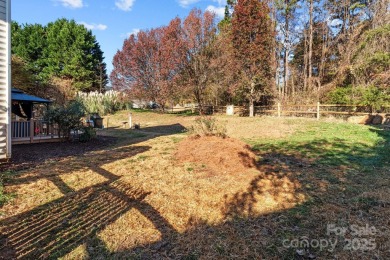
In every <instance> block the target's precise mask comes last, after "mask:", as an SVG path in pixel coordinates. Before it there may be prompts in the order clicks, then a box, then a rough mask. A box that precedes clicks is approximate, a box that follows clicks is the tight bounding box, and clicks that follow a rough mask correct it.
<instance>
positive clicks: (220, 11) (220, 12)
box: [206, 5, 225, 18]
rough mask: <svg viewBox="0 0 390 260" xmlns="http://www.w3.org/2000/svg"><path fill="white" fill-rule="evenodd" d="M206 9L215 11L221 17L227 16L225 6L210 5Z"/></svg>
mask: <svg viewBox="0 0 390 260" xmlns="http://www.w3.org/2000/svg"><path fill="white" fill-rule="evenodd" d="M206 10H207V11H210V12H212V13H215V15H216V16H217V17H219V18H223V17H224V16H225V7H216V6H213V5H209V6H207V8H206Z"/></svg>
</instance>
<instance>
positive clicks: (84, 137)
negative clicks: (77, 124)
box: [79, 126, 96, 142]
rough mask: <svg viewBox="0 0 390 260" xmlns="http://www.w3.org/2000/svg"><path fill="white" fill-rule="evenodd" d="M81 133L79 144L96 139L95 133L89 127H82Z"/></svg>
mask: <svg viewBox="0 0 390 260" xmlns="http://www.w3.org/2000/svg"><path fill="white" fill-rule="evenodd" d="M82 131H83V133H82V134H81V135H80V138H79V141H80V142H88V141H90V140H91V139H94V138H95V137H96V131H95V129H93V127H91V126H87V127H84V128H83V129H82Z"/></svg>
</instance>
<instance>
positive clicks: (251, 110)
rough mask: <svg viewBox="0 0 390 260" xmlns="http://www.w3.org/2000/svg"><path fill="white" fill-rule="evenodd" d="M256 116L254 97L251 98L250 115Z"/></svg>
mask: <svg viewBox="0 0 390 260" xmlns="http://www.w3.org/2000/svg"><path fill="white" fill-rule="evenodd" d="M254 116H255V106H254V102H253V99H252V98H251V99H250V100H249V117H254Z"/></svg>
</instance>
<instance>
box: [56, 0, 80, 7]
mask: <svg viewBox="0 0 390 260" xmlns="http://www.w3.org/2000/svg"><path fill="white" fill-rule="evenodd" d="M57 1H58V2H60V3H61V4H62V5H63V6H65V7H69V8H81V7H83V6H84V4H83V0H57Z"/></svg>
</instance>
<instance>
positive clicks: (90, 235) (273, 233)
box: [0, 130, 390, 259]
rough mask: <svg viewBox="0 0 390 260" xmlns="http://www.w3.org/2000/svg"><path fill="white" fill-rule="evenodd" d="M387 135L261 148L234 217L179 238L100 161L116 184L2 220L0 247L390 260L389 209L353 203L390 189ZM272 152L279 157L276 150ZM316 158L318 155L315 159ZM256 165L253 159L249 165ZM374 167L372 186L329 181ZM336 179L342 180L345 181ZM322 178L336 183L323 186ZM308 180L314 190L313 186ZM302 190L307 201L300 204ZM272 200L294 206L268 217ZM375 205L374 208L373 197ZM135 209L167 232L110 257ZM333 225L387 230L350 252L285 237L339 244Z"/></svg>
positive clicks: (46, 252)
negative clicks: (330, 230) (370, 245)
mask: <svg viewBox="0 0 390 260" xmlns="http://www.w3.org/2000/svg"><path fill="white" fill-rule="evenodd" d="M373 131H376V130H373ZM378 131H382V130H378ZM378 135H380V136H383V139H382V140H383V142H380V143H378V144H377V146H375V147H372V146H369V145H364V144H361V143H358V144H354V143H352V142H348V141H347V140H339V141H338V142H337V143H336V144H335V143H334V142H332V141H328V140H313V141H307V142H301V143H294V144H289V143H283V142H281V143H279V144H278V145H274V146H269V145H268V146H261V147H260V146H259V147H257V149H259V150H260V149H261V150H262V151H264V153H261V152H260V154H261V156H262V157H263V158H262V160H260V162H259V163H258V164H257V168H258V170H259V171H260V173H259V174H256V175H255V176H254V177H253V178H252V181H251V182H250V184H249V186H248V187H247V189H246V190H243V191H240V192H237V193H235V194H234V195H233V196H226V197H225V202H224V207H223V208H222V209H221V210H222V212H223V215H224V216H225V221H223V222H222V223H219V224H215V225H213V224H210V223H208V222H207V220H203V219H197V218H196V216H194V218H193V219H191V220H190V221H189V222H188V224H187V229H186V231H185V232H184V233H179V232H177V231H176V230H175V229H174V227H173V225H172V224H170V223H169V222H168V221H167V220H166V219H165V218H164V217H163V216H162V215H161V214H160V213H159V212H158V211H157V210H156V209H154V208H153V207H152V206H151V205H150V204H148V203H146V202H145V200H144V199H145V198H146V197H147V196H148V195H150V193H149V192H147V191H143V190H142V189H135V188H133V187H131V186H129V185H128V184H125V183H122V182H121V181H120V180H119V177H118V176H115V175H114V174H112V173H110V172H108V171H106V170H104V169H102V168H101V167H99V165H97V166H96V167H95V168H94V171H96V172H97V173H99V174H101V175H102V176H104V177H105V178H107V179H108V181H106V182H104V183H101V184H98V185H95V186H92V187H88V188H85V189H82V190H79V191H76V192H71V193H69V194H68V195H65V196H64V197H63V198H60V199H58V200H56V201H53V202H50V203H48V204H46V205H43V206H40V207H37V208H36V209H34V210H31V211H29V212H26V213H22V214H21V215H19V216H15V217H12V218H9V219H6V220H3V221H1V222H0V226H2V227H3V230H2V238H1V242H2V243H1V244H3V245H4V246H3V247H2V248H0V251H1V253H0V258H1V257H3V258H8V257H11V258H14V257H15V258H16V257H19V258H57V257H62V256H64V255H66V254H67V253H69V252H71V251H72V250H73V249H75V248H76V247H77V246H79V245H81V244H84V243H86V244H87V246H86V251H87V257H89V258H91V259H94V258H111V259H126V258H132V257H133V258H140V259H151V258H176V259H197V258H202V257H203V258H214V259H215V258H222V259H228V258H229V259H230V258H246V259H248V258H249V259H250V258H252V259H260V258H275V259H309V258H310V257H312V256H314V257H317V258H319V259H321V258H331V257H332V258H335V257H336V258H339V259H353V258H358V257H359V258H361V259H372V258H382V259H386V258H388V257H390V255H389V236H388V234H389V232H388V231H389V228H388V226H384V227H381V225H383V223H385V222H386V221H387V220H388V214H390V212H389V207H388V208H386V207H383V206H382V204H381V203H377V204H370V205H369V207H368V208H364V207H363V205H361V203H366V202H367V200H361V201H359V200H357V201H356V203H355V204H353V203H352V202H353V200H354V197H357V196H363V195H364V194H366V193H370V194H374V193H375V191H376V190H377V189H378V188H380V187H381V186H380V185H379V184H378V183H377V182H378V178H387V180H388V176H386V175H385V174H384V173H382V170H385V171H386V170H387V169H388V168H387V167H388V163H389V162H388V160H389V158H388V157H387V155H388V153H387V151H388V149H389V141H390V139H389V136H390V135H389V134H388V133H385V132H378ZM299 149H302V150H303V151H305V153H302V150H299ZM269 150H271V151H272V152H271V153H268V151H269ZM351 154H352V156H351ZM306 155H313V156H310V158H306V157H305V156H306ZM314 155H316V156H314ZM247 160H248V158H243V161H245V162H247ZM367 162H372V163H373V164H370V165H369V166H373V165H375V166H377V169H378V172H371V176H367V178H368V179H366V181H369V180H371V181H372V182H371V183H370V185H367V183H364V182H361V183H357V184H356V177H357V176H356V174H351V175H350V174H347V175H345V176H344V177H345V179H346V180H347V182H346V183H343V182H342V181H339V182H335V183H330V179H326V177H325V175H334V174H335V173H334V172H333V169H335V168H336V169H338V170H343V169H344V168H343V166H351V167H353V169H354V170H359V169H361V168H364V167H367V165H366V163H367ZM379 162H380V164H379V165H376V163H379ZM329 163H332V164H331V165H329ZM324 171H325V172H326V174H324ZM372 175H377V176H372ZM335 178H339V176H336V175H335ZM369 178H373V179H369ZM321 181H326V182H327V183H328V184H329V183H330V184H331V185H328V187H324V188H323V189H322V188H321V185H320V183H321ZM316 182H319V183H316ZM306 184H310V185H311V186H310V187H307V186H305V185H306ZM348 185H355V186H356V187H357V190H358V191H357V192H356V193H355V194H354V195H353V196H354V197H351V198H349V197H348V196H347V197H346V198H345V199H344V200H340V196H342V195H343V193H344V194H350V193H348V191H343V189H341V188H342V187H344V186H345V187H347V186H348ZM302 194H303V195H305V200H304V201H303V202H300V201H301V199H302V197H301V195H302ZM262 198H266V199H267V198H268V201H270V200H271V201H273V203H277V204H279V205H281V204H283V203H286V208H283V207H280V208H279V209H278V210H274V211H270V212H268V213H264V214H259V213H257V210H258V207H266V205H267V204H266V202H265V201H264V203H263V201H262V200H261V199H262ZM363 198H364V197H363ZM375 199H377V198H375ZM368 202H369V203H371V200H368ZM359 203H360V204H359ZM294 204H295V205H294ZM351 204H353V205H351ZM290 206H291V207H290ZM354 207H355V208H357V209H354ZM131 208H136V209H137V210H138V211H139V212H140V213H141V214H142V215H144V216H145V217H146V218H147V219H148V220H149V221H150V222H151V223H153V225H154V227H155V228H156V229H157V230H158V231H159V232H160V233H161V239H160V240H159V241H157V242H152V243H145V244H142V245H139V246H137V247H134V248H129V249H125V250H120V251H117V252H110V251H109V250H108V248H107V246H106V245H105V244H104V242H103V241H101V240H100V239H99V238H98V237H97V236H96V234H97V232H99V231H101V230H103V229H104V227H105V226H107V225H108V224H110V223H113V222H114V221H115V220H117V219H118V218H119V217H120V216H121V215H123V214H124V213H125V212H128V211H129V210H130V209H131ZM378 212H379V213H380V214H379V213H378ZM372 214H376V215H375V218H373V217H371V216H372ZM343 221H345V222H343ZM331 223H336V224H338V225H339V226H340V227H345V226H348V225H350V224H358V225H359V226H363V224H364V225H365V224H368V225H370V226H375V227H377V228H378V229H382V230H381V231H383V232H381V233H379V234H378V235H376V236H375V239H376V240H375V241H376V245H377V250H375V251H361V250H360V251H359V250H358V251H346V250H343V246H344V244H343V243H340V244H338V245H337V248H336V251H335V252H330V251H327V250H322V251H321V250H319V248H316V247H308V248H303V249H304V251H299V254H298V253H297V250H298V249H301V248H295V247H286V245H284V244H283V243H284V242H283V241H285V240H287V241H291V240H292V239H298V238H301V237H307V238H308V239H321V238H326V239H328V238H334V237H329V236H327V235H326V225H327V224H331Z"/></svg>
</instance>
